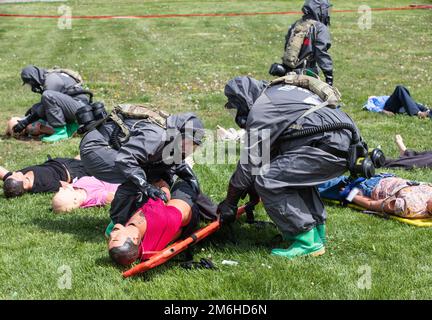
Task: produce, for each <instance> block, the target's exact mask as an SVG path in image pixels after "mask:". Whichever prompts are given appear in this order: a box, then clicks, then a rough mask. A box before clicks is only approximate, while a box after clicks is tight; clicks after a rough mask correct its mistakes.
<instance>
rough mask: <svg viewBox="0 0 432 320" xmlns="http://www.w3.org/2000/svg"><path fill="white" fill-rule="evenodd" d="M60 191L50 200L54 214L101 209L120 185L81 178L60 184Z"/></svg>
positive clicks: (112, 197) (110, 199) (93, 178)
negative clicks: (91, 208) (92, 208)
mask: <svg viewBox="0 0 432 320" xmlns="http://www.w3.org/2000/svg"><path fill="white" fill-rule="evenodd" d="M61 185H62V186H61V187H60V190H59V191H58V192H57V193H56V194H55V195H54V197H53V199H52V208H53V211H54V212H55V213H64V212H70V211H72V210H74V209H78V208H90V207H103V206H105V205H107V204H110V203H111V202H112V200H113V199H114V195H115V193H116V191H117V188H118V186H119V185H120V184H115V183H108V182H105V181H102V180H99V179H96V178H95V177H88V176H86V177H82V178H80V179H78V180H77V181H75V182H73V183H65V182H61Z"/></svg>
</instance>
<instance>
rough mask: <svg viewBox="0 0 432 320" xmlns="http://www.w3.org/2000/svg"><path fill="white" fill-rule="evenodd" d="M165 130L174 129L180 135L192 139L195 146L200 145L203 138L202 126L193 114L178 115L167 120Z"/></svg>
mask: <svg viewBox="0 0 432 320" xmlns="http://www.w3.org/2000/svg"><path fill="white" fill-rule="evenodd" d="M166 123H167V129H176V130H178V131H180V133H181V134H182V135H183V136H185V137H188V138H190V139H192V140H193V141H194V143H195V144H197V145H200V144H201V143H202V140H203V138H204V133H205V132H204V125H203V124H202V122H201V120H200V119H199V118H198V117H197V115H196V114H195V113H193V112H187V113H179V114H174V115H171V116H169V117H168V118H167V122H166Z"/></svg>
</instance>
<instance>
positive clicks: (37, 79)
mask: <svg viewBox="0 0 432 320" xmlns="http://www.w3.org/2000/svg"><path fill="white" fill-rule="evenodd" d="M45 74H46V70H45V69H42V68H38V67H36V66H32V65H30V66H27V67H25V68H24V69H22V71H21V79H22V81H23V84H26V83H27V84H30V85H31V86H32V90H33V91H35V90H34V89H36V90H37V89H40V90H41V89H42V86H43V84H44V82H45Z"/></svg>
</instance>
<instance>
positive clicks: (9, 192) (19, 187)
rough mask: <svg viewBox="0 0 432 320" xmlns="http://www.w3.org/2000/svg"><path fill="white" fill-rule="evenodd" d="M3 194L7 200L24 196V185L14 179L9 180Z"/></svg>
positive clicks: (4, 184) (5, 183) (5, 184)
mask: <svg viewBox="0 0 432 320" xmlns="http://www.w3.org/2000/svg"><path fill="white" fill-rule="evenodd" d="M3 192H4V195H5V197H6V198H13V197H19V196H22V195H23V194H24V193H25V189H24V183H23V182H22V181H18V180H15V179H12V178H8V179H6V180H5V182H4V183H3Z"/></svg>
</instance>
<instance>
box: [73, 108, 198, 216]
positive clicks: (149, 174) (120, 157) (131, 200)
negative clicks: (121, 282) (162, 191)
mask: <svg viewBox="0 0 432 320" xmlns="http://www.w3.org/2000/svg"><path fill="white" fill-rule="evenodd" d="M124 122H125V124H126V126H127V127H128V128H129V130H130V138H129V140H128V141H126V142H125V143H124V144H123V145H122V146H121V147H120V149H119V150H115V149H113V148H112V146H111V142H110V139H111V136H112V133H113V130H114V128H115V127H116V126H117V125H116V124H115V123H114V122H112V121H108V122H107V123H105V124H104V125H102V126H100V127H99V128H98V129H95V130H92V131H90V132H88V133H87V134H86V135H85V136H84V137H83V139H82V141H81V144H80V154H81V160H82V161H83V164H84V167H85V168H86V170H87V171H88V172H89V173H90V174H91V175H93V176H95V177H96V178H98V179H101V180H103V181H107V182H111V183H121V186H120V187H119V188H118V190H117V192H116V195H115V198H114V200H113V203H112V204H111V219H112V221H113V222H114V223H121V224H125V223H126V222H127V221H128V220H129V218H130V216H131V215H132V214H133V213H134V211H135V210H136V209H137V207H138V206H139V205H140V204H142V201H145V200H146V199H142V201H137V199H138V198H142V195H141V193H140V190H139V188H138V187H137V185H136V181H135V180H134V179H135V178H136V177H140V178H141V179H143V180H146V181H147V182H148V183H152V182H155V181H158V180H160V179H163V180H165V181H166V182H167V183H168V184H171V183H172V177H173V175H174V174H177V175H178V173H177V170H179V167H184V166H187V165H186V164H185V163H184V161H181V160H180V161H181V163H178V161H175V162H173V161H170V159H168V158H166V157H164V153H163V152H164V149H165V147H167V145H168V144H169V143H170V140H171V138H172V137H173V134H175V133H177V134H178V133H179V132H181V133H182V132H183V131H184V127H185V125H186V123H192V124H193V127H194V130H198V131H200V130H202V131H203V127H202V124H201V121H200V120H199V118H198V117H197V116H196V115H195V114H194V113H182V114H176V115H171V116H169V117H168V118H167V123H166V124H167V125H166V126H167V129H166V130H165V129H163V128H161V127H160V126H158V125H156V124H154V123H151V122H150V121H146V120H134V119H125V121H124ZM200 134H201V136H202V134H203V133H202V132H200V133H196V134H195V137H197V139H199V138H198V137H199V135H200ZM196 142H197V144H199V143H200V142H199V141H196ZM165 152H166V150H165Z"/></svg>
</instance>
